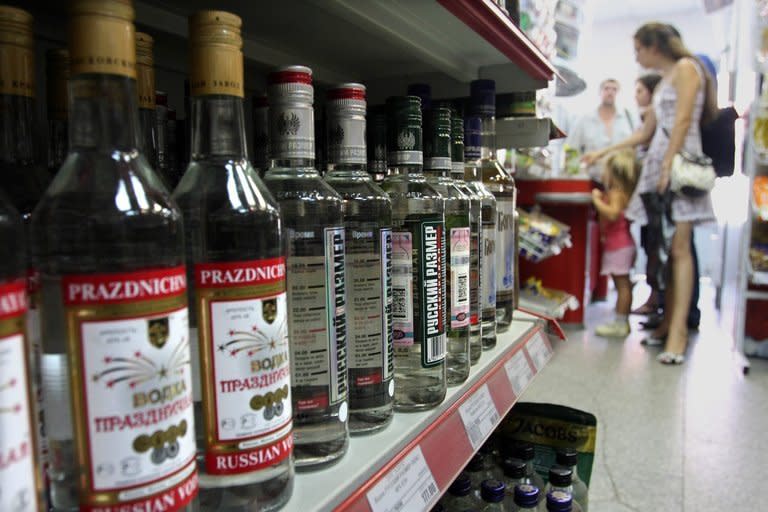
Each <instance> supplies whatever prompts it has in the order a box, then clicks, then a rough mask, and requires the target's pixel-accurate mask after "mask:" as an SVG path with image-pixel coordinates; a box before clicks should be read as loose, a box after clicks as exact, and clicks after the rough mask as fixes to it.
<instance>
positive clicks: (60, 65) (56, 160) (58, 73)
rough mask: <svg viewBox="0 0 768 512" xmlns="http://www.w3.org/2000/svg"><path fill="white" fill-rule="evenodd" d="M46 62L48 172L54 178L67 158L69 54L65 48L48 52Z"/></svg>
mask: <svg viewBox="0 0 768 512" xmlns="http://www.w3.org/2000/svg"><path fill="white" fill-rule="evenodd" d="M45 62H46V82H45V86H46V94H47V100H48V101H47V103H46V107H47V111H48V172H49V173H50V174H51V176H53V175H54V174H56V172H57V171H58V170H59V168H60V167H61V164H63V163H64V159H65V158H66V157H67V138H68V135H67V124H68V123H67V119H68V118H69V115H68V111H67V110H68V108H67V107H68V103H69V101H68V99H67V79H68V78H69V52H68V51H67V50H65V49H63V48H56V49H53V50H48V51H47V52H46V53H45Z"/></svg>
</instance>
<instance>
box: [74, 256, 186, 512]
mask: <svg viewBox="0 0 768 512" xmlns="http://www.w3.org/2000/svg"><path fill="white" fill-rule="evenodd" d="M186 291H187V286H186V275H185V269H184V267H176V268H170V269H153V270H144V271H137V272H129V273H120V274H88V275H69V276H64V277H63V279H62V293H63V295H64V305H65V307H66V310H65V312H66V317H67V332H68V334H69V336H68V344H69V347H68V350H69V354H70V359H71V360H72V362H73V365H72V367H71V371H70V375H71V381H70V384H71V389H72V407H73V409H74V411H75V414H74V415H73V416H74V417H73V419H74V422H75V441H76V443H75V445H76V447H77V450H78V457H79V460H81V461H84V463H83V472H82V478H81V479H80V483H81V488H80V504H81V510H88V511H96V510H98V511H100V512H101V511H110V512H117V511H121V510H126V509H131V510H140V509H147V510H150V509H153V508H157V507H159V506H160V504H163V506H164V507H165V508H164V510H169V511H175V510H179V509H181V508H183V507H184V506H185V505H186V504H188V503H189V502H190V501H191V500H192V499H193V498H194V496H195V494H196V493H197V472H196V468H195V431H194V417H193V407H192V374H191V368H190V350H189V325H188V322H189V319H188V314H187V300H186Z"/></svg>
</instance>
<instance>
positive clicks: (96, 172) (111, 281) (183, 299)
mask: <svg viewBox="0 0 768 512" xmlns="http://www.w3.org/2000/svg"><path fill="white" fill-rule="evenodd" d="M71 14H72V17H71V20H70V41H69V51H70V59H71V60H70V62H71V66H70V77H71V78H70V83H69V98H70V104H69V112H70V120H71V122H70V130H69V134H70V140H69V148H70V149H69V151H70V153H69V156H68V157H67V159H66V160H65V162H64V165H63V166H62V168H61V169H60V170H59V172H58V173H57V174H56V177H55V178H54V182H53V183H52V184H51V186H50V187H49V188H48V190H47V191H46V192H45V194H44V196H43V198H42V199H41V201H40V203H39V204H38V206H37V208H36V209H35V211H34V214H33V216H32V226H31V229H32V235H33V244H34V253H35V254H34V261H35V262H36V265H37V266H38V268H39V272H40V281H41V293H40V295H41V322H42V332H43V361H42V374H43V385H44V403H45V408H44V410H45V419H46V431H47V432H46V433H47V434H48V439H49V444H50V451H51V457H50V467H49V470H48V476H49V480H50V498H51V505H52V509H53V510H55V511H77V510H93V509H111V510H118V509H120V510H124V509H126V508H131V509H150V508H155V506H156V504H157V503H160V502H163V503H166V502H173V503H174V504H175V505H174V507H173V509H172V510H174V511H178V510H188V509H190V508H191V507H192V502H193V501H194V500H195V497H196V495H197V486H198V480H197V469H196V464H195V429H194V414H193V401H192V371H191V365H190V344H189V328H188V315H187V293H186V271H185V267H184V233H183V228H182V222H181V213H180V211H179V209H178V208H177V207H176V205H175V203H174V202H173V200H172V199H171V198H170V196H169V194H168V191H167V190H166V189H165V187H164V186H163V184H162V180H161V179H160V178H159V177H158V176H157V175H156V174H155V173H154V172H153V171H152V169H151V168H150V166H149V165H148V163H147V161H146V159H145V158H144V155H143V154H142V153H141V149H140V148H141V140H140V130H139V116H138V105H137V99H138V95H137V92H136V71H135V66H134V63H135V56H136V49H135V41H134V28H133V24H132V21H133V16H134V11H133V7H132V6H131V5H130V4H129V3H127V2H122V1H103V2H99V3H95V2H92V1H87V0H86V1H76V2H74V3H73V4H72V7H71ZM158 482H164V485H162V486H158V485H157V483H158Z"/></svg>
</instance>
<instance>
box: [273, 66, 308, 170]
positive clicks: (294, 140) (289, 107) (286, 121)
mask: <svg viewBox="0 0 768 512" xmlns="http://www.w3.org/2000/svg"><path fill="white" fill-rule="evenodd" d="M268 83H269V85H268V88H267V96H268V101H269V135H270V140H269V142H270V152H271V153H270V154H271V158H272V159H274V160H281V159H307V160H314V159H315V113H314V109H313V108H312V102H313V100H314V89H313V88H312V70H311V69H309V68H308V67H306V66H286V67H283V68H280V69H278V70H277V71H274V72H272V73H270V75H269V80H268Z"/></svg>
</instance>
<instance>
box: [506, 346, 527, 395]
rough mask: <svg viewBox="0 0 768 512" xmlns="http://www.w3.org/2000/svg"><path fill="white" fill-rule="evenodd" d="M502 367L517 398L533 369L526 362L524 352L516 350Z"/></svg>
mask: <svg viewBox="0 0 768 512" xmlns="http://www.w3.org/2000/svg"><path fill="white" fill-rule="evenodd" d="M504 369H505V370H506V371H507V378H508V379H509V383H510V384H511V385H512V391H514V392H515V396H516V397H518V398H519V397H520V394H521V393H522V392H523V390H524V389H525V386H527V385H528V383H529V382H530V381H531V379H532V378H533V370H531V365H529V364H528V359H526V358H525V352H524V351H522V350H518V351H517V353H516V354H515V355H514V356H512V358H511V359H510V360H509V361H507V362H506V363H504Z"/></svg>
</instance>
